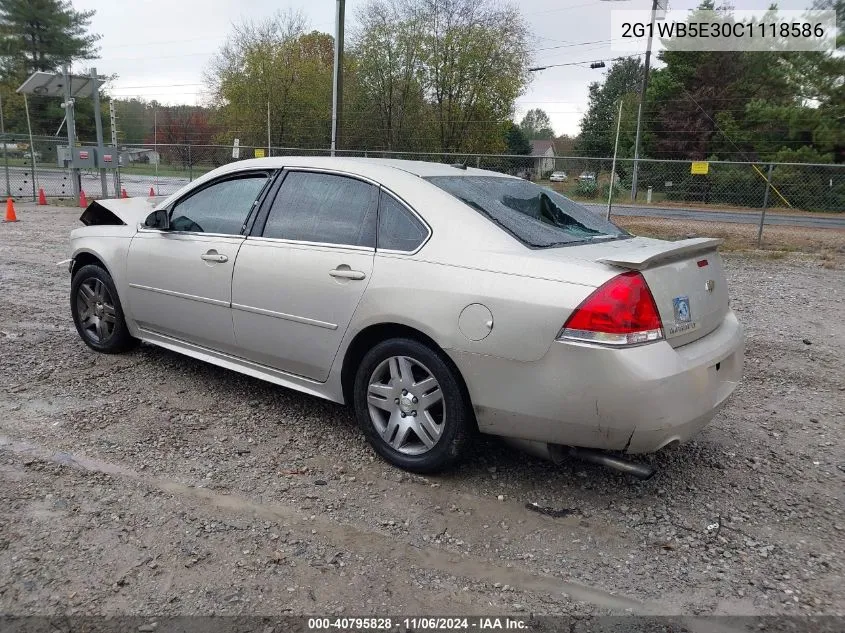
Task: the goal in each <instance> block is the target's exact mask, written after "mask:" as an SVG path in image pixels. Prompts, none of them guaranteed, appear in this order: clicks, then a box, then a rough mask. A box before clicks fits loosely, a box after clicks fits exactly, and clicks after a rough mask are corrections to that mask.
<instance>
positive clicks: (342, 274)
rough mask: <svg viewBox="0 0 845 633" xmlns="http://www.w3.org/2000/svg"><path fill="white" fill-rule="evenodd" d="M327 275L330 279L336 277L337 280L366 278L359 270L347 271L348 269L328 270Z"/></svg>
mask: <svg viewBox="0 0 845 633" xmlns="http://www.w3.org/2000/svg"><path fill="white" fill-rule="evenodd" d="M329 274H330V275H331V276H332V277H337V278H339V279H356V280H360V279H363V278H364V277H366V276H367V275H365V274H364V273H362V272H361V271H360V270H349V269H348V268H346V269H344V268H335V269H334V270H330V271H329Z"/></svg>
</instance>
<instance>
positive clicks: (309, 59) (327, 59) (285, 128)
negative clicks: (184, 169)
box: [207, 13, 334, 147]
mask: <svg viewBox="0 0 845 633" xmlns="http://www.w3.org/2000/svg"><path fill="white" fill-rule="evenodd" d="M333 50H334V40H333V39H332V37H331V36H329V35H326V34H325V33H319V32H317V31H312V32H308V31H307V27H306V23H305V20H304V18H303V17H302V16H301V15H300V14H296V13H278V14H276V15H275V16H273V17H272V18H270V19H268V20H265V21H264V22H261V23H258V24H254V23H244V24H242V25H240V26H238V27H236V28H235V31H234V33H233V34H232V36H231V37H230V38H229V40H228V41H227V43H226V44H225V46H224V47H223V48H222V50H221V51H220V52H219V53H218V55H217V56H216V58H215V60H214V61H213V63H212V66H211V68H210V69H209V71H208V73H207V82H208V83H209V84H210V88H211V91H212V94H213V95H214V102H215V105H216V106H218V121H217V123H218V124H219V126H220V127H223V128H225V129H226V130H227V131H226V132H225V133H224V136H225V138H220V139H219V140H220V141H221V142H223V141H225V142H226V143H230V142H231V140H232V137H234V136H237V137H238V138H240V139H241V142H242V144H244V145H256V146H259V147H262V146H266V145H267V115H268V108H269V115H270V134H271V138H270V142H271V143H272V145H273V146H297V147H326V146H327V145H328V144H329V139H330V132H331V92H332V66H333Z"/></svg>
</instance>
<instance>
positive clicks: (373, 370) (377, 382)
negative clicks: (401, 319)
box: [354, 338, 471, 473]
mask: <svg viewBox="0 0 845 633" xmlns="http://www.w3.org/2000/svg"><path fill="white" fill-rule="evenodd" d="M354 405H355V415H356V417H357V419H358V424H359V425H360V427H361V429H362V430H363V432H364V435H365V436H366V438H367V440H368V441H369V442H370V444H371V445H372V446H373V448H374V449H375V450H376V452H377V453H378V454H379V455H381V456H382V457H384V458H385V459H386V460H387V461H389V462H391V463H392V464H395V465H396V466H399V467H400V468H404V469H406V470H410V471H414V472H421V473H427V472H435V471H439V470H443V469H444V468H446V467H448V466H450V465H452V464H454V463H455V462H456V461H457V460H458V459H459V458H460V457H461V455H462V454H463V452H464V449H465V448H466V445H467V442H468V438H469V428H470V419H471V412H470V408H469V402H468V398H467V397H466V396H465V394H464V390H463V388H462V386H461V383H460V382H459V379H458V377H457V375H456V371H455V370H454V369H453V368H452V367H451V366H450V365H449V363H448V362H447V361H446V359H444V358H443V357H442V356H441V355H440V353H438V352H436V351H434V350H432V349H431V348H429V347H428V346H426V345H424V344H423V343H420V342H419V341H415V340H413V339H404V338H398V339H390V340H387V341H383V342H381V343H379V344H378V345H376V346H375V347H373V349H371V350H370V351H369V352H368V353H367V354H366V355H365V356H364V358H363V359H362V361H361V364H360V366H359V367H358V372H357V373H356V376H355V387H354Z"/></svg>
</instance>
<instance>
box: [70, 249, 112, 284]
mask: <svg viewBox="0 0 845 633" xmlns="http://www.w3.org/2000/svg"><path fill="white" fill-rule="evenodd" d="M104 260H105V258H104V257H101V256H100V255H98V254H97V253H95V252H94V251H91V250H88V249H81V250H79V251H77V252H76V253H74V255H73V268H71V271H70V278H71V279H73V277H74V275H76V273H77V271H78V270H79V269H80V268H82V267H83V266H88V265H89V264H95V265H97V266H99V267H100V268H102V269H103V270H105V271H106V272H107V273H108V274H109V275H110V276H111V278H112V279H114V275H113V274H112V271H111V270H110V269H109V267H108V266H107V265H106V262H105V261H104Z"/></svg>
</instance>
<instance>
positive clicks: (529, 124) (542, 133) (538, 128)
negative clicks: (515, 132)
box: [519, 108, 555, 141]
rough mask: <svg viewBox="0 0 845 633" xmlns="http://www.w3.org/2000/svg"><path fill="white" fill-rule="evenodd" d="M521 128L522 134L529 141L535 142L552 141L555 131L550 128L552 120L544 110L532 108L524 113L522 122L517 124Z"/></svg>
mask: <svg viewBox="0 0 845 633" xmlns="http://www.w3.org/2000/svg"><path fill="white" fill-rule="evenodd" d="M519 127H520V128H522V133H523V134H525V137H526V138H527V139H528V140H529V141H536V140H546V141H548V140H552V139H554V137H555V131H554V129H553V128H552V120H551V119H550V118H549V115H548V114H546V111H545V110H542V109H540V108H534V109H533V110H529V111H528V112H526V113H525V116H524V117H522V121H521V122H520V123H519Z"/></svg>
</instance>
